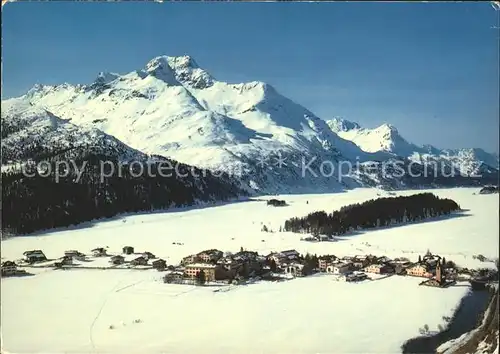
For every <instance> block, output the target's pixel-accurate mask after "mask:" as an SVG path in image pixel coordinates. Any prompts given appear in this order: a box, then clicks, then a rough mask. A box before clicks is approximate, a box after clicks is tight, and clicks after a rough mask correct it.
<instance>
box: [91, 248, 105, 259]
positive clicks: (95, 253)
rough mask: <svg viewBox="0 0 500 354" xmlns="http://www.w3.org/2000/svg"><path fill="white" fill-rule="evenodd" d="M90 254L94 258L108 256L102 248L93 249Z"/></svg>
mask: <svg viewBox="0 0 500 354" xmlns="http://www.w3.org/2000/svg"><path fill="white" fill-rule="evenodd" d="M91 252H92V255H93V256H94V257H104V256H107V255H108V254H107V252H106V249H105V248H102V247H99V248H94V249H93V250H92V251H91Z"/></svg>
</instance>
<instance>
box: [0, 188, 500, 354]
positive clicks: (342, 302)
mask: <svg viewBox="0 0 500 354" xmlns="http://www.w3.org/2000/svg"><path fill="white" fill-rule="evenodd" d="M477 191H478V189H441V190H433V191H432V192H433V193H435V194H437V195H439V196H442V197H449V198H452V199H454V200H455V201H457V202H458V203H459V204H460V206H461V207H462V208H463V209H467V210H468V211H467V212H465V213H464V216H460V217H452V218H444V219H439V220H436V221H432V222H426V223H419V224H411V225H405V226H399V227H394V228H390V229H383V230H376V231H367V232H362V233H358V234H355V235H351V236H344V237H342V238H341V239H340V240H339V241H338V242H321V243H309V242H304V241H300V238H301V237H303V236H304V235H298V234H292V233H279V232H275V233H265V232H261V231H260V230H261V228H262V224H261V223H264V224H266V225H268V226H269V227H271V228H272V229H273V230H278V229H279V226H280V225H282V224H283V222H284V221H285V219H287V218H289V217H292V216H304V215H305V214H307V213H309V212H311V211H317V210H327V211H331V210H333V209H337V208H340V207H341V206H343V205H346V204H351V203H354V202H362V201H364V200H368V199H371V198H375V197H377V193H383V192H380V191H378V190H375V189H368V190H367V189H359V190H354V191H350V192H347V193H340V194H324V195H302V196H300V195H294V196H280V197H279V198H280V199H285V200H287V202H288V203H289V204H290V206H288V207H278V208H275V207H268V206H266V203H265V202H262V201H260V202H258V201H254V202H244V203H236V204H230V205H224V206H220V207H214V208H207V209H196V210H188V211H183V212H169V213H163V214H151V215H137V216H128V217H125V218H122V219H117V220H113V221H108V222H101V223H98V224H96V225H94V226H93V227H91V228H81V229H77V230H71V231H58V232H54V233H45V234H43V235H39V236H37V235H32V236H26V237H19V238H13V239H10V240H7V241H5V242H3V243H2V258H3V260H4V259H5V260H6V259H9V260H15V259H18V258H20V257H21V256H22V253H23V252H24V251H26V250H30V249H41V250H43V251H44V252H45V254H46V255H47V257H49V258H58V257H61V256H62V255H63V254H64V251H65V250H68V249H76V250H79V251H81V252H84V253H88V252H89V251H90V250H91V249H93V248H96V247H106V246H108V247H109V250H110V251H111V252H113V251H114V252H117V253H119V252H120V250H121V248H122V247H123V246H126V245H131V246H134V247H135V249H136V251H143V250H144V251H146V250H147V251H151V252H153V253H154V254H156V255H157V256H159V257H161V258H164V259H166V260H167V262H168V264H176V263H178V262H179V261H180V259H181V258H182V257H183V256H186V255H188V254H191V253H195V252H199V251H201V250H204V249H209V248H218V249H221V250H223V251H238V250H239V249H240V247H244V248H246V249H248V250H256V251H258V252H259V253H262V254H266V253H268V252H270V251H280V250H285V249H292V248H294V249H297V250H298V251H300V252H303V253H305V252H310V253H316V254H318V255H320V254H335V255H337V256H343V255H356V254H368V253H372V254H376V255H387V256H389V257H397V256H406V257H408V258H410V259H411V260H416V259H417V258H418V255H419V254H423V253H425V251H426V250H427V249H430V250H431V251H432V252H433V253H437V254H440V255H442V256H445V257H446V259H449V260H453V261H455V262H456V263H458V264H459V265H461V266H467V267H479V266H488V265H489V264H485V263H481V262H480V261H478V260H476V259H473V258H472V256H473V255H477V254H483V255H484V256H487V257H498V232H499V229H498V199H499V198H498V195H473V193H474V192H477ZM418 192H419V191H405V192H398V193H397V194H405V195H408V194H413V193H418ZM306 201H308V202H309V203H308V204H307V203H306ZM175 242H180V243H183V245H176V244H173V243H175ZM161 275H162V273H159V272H157V271H153V270H67V271H61V270H52V269H49V268H47V269H38V270H36V274H35V275H34V276H31V277H23V278H5V279H2V289H1V292H2V294H1V295H2V297H1V299H2V346H3V349H4V351H8V352H11V353H63V352H65V353H70V352H71V353H88V352H99V353H153V352H155V353H158V352H163V353H218V354H224V353H273V354H274V353H292V354H293V353H397V352H401V345H402V344H403V342H404V341H405V340H407V339H409V338H412V337H415V336H418V335H419V328H421V327H422V326H424V325H425V324H427V325H428V326H429V328H430V330H431V331H435V330H437V326H438V325H440V324H441V325H444V322H443V320H442V317H443V316H451V315H452V313H453V311H454V309H455V307H456V306H457V305H458V303H459V301H460V299H461V298H462V297H463V296H464V295H465V294H466V293H467V292H468V287H467V286H465V285H464V284H458V286H454V287H450V288H447V289H436V288H430V287H421V286H418V284H419V282H420V281H421V279H418V278H410V277H397V276H393V277H390V278H387V279H382V280H379V281H372V282H363V283H358V284H351V283H344V282H336V281H334V280H333V278H332V277H330V276H328V275H316V276H312V277H306V278H300V279H294V280H291V281H288V282H281V283H266V282H262V283H256V284H250V285H246V286H233V287H231V288H227V289H231V290H230V291H227V292H222V291H221V292H214V290H216V289H217V287H210V286H207V287H193V286H187V285H173V284H172V285H167V284H163V283H162V282H161ZM137 319H139V320H140V323H134V320H137ZM110 326H112V327H113V328H112V329H110ZM384 333H385V335H384Z"/></svg>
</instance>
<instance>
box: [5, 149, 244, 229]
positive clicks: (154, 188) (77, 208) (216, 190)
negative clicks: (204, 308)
mask: <svg viewBox="0 0 500 354" xmlns="http://www.w3.org/2000/svg"><path fill="white" fill-rule="evenodd" d="M72 155H73V156H72V157H73V158H74V157H75V153H72ZM83 159H85V161H86V162H87V165H86V169H85V173H83V174H82V177H81V178H80V179H79V180H77V179H76V178H75V174H74V173H70V174H68V176H66V177H62V176H59V177H58V178H59V180H58V181H57V182H56V176H55V173H54V171H55V166H56V163H57V160H58V159H49V160H46V161H47V162H48V163H49V164H50V166H51V169H50V170H51V171H52V172H51V174H50V175H49V176H47V177H45V175H43V174H42V175H41V172H40V171H38V170H37V169H32V170H31V171H30V174H32V175H33V177H27V176H26V175H25V174H24V173H23V172H21V171H19V170H12V171H9V172H3V173H2V181H1V182H2V231H3V232H2V233H3V234H20V233H30V232H34V231H37V230H43V229H49V228H55V227H67V226H71V225H76V224H79V223H82V222H85V221H91V220H94V219H98V218H103V217H112V216H114V215H117V214H119V213H128V212H138V211H150V210H159V209H165V208H169V207H173V206H188V205H193V204H195V203H196V202H197V201H205V202H207V201H217V200H227V199H231V198H234V197H237V196H238V195H241V194H242V191H241V190H240V189H239V188H238V187H237V186H236V184H234V183H233V182H232V180H231V179H230V178H229V177H228V176H226V175H224V176H222V177H216V176H214V175H212V174H210V172H208V171H207V172H205V171H203V173H204V174H205V175H203V173H202V171H200V170H198V169H196V168H194V167H191V166H188V165H183V164H178V166H179V167H178V171H179V172H180V173H182V176H183V177H180V176H177V175H176V174H174V173H172V176H168V177H166V176H165V177H162V176H160V175H159V169H158V164H157V163H150V162H144V163H143V164H144V165H143V168H144V170H146V168H149V170H150V171H151V172H152V173H151V174H149V173H148V174H143V175H139V176H138V174H137V171H135V170H134V169H133V168H130V166H129V165H126V164H121V171H120V173H115V174H113V176H111V177H107V178H104V179H102V177H101V173H102V171H100V168H101V161H110V160H111V161H113V163H114V164H115V166H119V161H118V159H117V158H115V159H114V160H113V157H110V156H109V155H99V154H94V153H91V154H85V155H84V156H82V157H81V158H80V160H76V161H77V163H79V165H81V162H82V161H83ZM146 163H147V164H148V166H145V164H146ZM134 166H135V168H136V169H139V168H140V166H138V164H137V162H135V163H134ZM184 175H186V177H184Z"/></svg>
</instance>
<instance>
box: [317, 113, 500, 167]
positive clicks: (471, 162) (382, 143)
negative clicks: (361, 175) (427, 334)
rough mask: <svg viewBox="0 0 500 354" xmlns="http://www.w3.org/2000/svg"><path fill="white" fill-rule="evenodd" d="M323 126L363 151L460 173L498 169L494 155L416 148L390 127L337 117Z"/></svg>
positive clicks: (496, 158)
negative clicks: (398, 157) (450, 168)
mask: <svg viewBox="0 0 500 354" xmlns="http://www.w3.org/2000/svg"><path fill="white" fill-rule="evenodd" d="M327 124H328V126H329V127H330V129H332V131H333V132H335V133H336V134H337V135H339V136H340V137H342V138H344V139H346V140H349V141H352V142H353V143H355V144H356V145H357V146H359V147H360V148H361V149H362V150H363V151H366V152H372V153H375V152H388V153H391V154H394V155H396V156H400V157H404V158H408V159H410V160H411V161H415V162H419V163H432V162H434V163H436V162H437V163H443V164H444V165H446V166H454V167H456V169H457V170H458V171H459V172H461V173H463V174H479V173H491V172H497V171H498V168H499V160H498V156H497V155H495V154H490V153H487V152H486V151H484V150H482V149H478V148H473V149H454V150H453V149H445V150H440V149H438V148H436V147H434V146H432V145H424V146H418V145H415V144H413V143H410V142H408V141H407V140H406V139H404V138H403V137H402V136H401V134H400V133H399V132H398V130H397V129H396V127H394V126H393V125H390V124H383V125H381V126H379V127H377V128H374V129H368V128H363V127H361V126H360V125H359V124H358V123H355V122H350V121H347V120H344V119H342V118H338V117H335V118H333V119H331V120H328V121H327Z"/></svg>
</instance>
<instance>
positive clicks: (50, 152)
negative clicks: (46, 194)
mask: <svg viewBox="0 0 500 354" xmlns="http://www.w3.org/2000/svg"><path fill="white" fill-rule="evenodd" d="M1 124H2V166H3V167H5V166H8V165H13V164H18V163H23V162H26V161H27V160H33V161H37V160H41V159H46V158H53V157H56V156H57V155H59V154H65V155H66V158H67V157H68V154H69V155H75V154H81V153H85V154H103V155H106V156H108V157H113V158H116V159H117V160H118V161H122V162H126V161H146V160H147V159H148V157H147V156H146V155H145V154H144V153H142V152H140V151H138V150H135V149H133V148H131V147H129V146H127V145H125V144H124V143H122V142H121V141H119V140H118V139H116V138H114V137H113V136H110V135H108V134H105V133H103V132H102V131H100V130H99V129H97V128H94V127H80V126H77V125H74V124H71V123H69V122H68V121H67V120H63V119H61V118H59V117H57V116H55V115H54V114H52V113H51V112H49V111H47V110H45V109H43V108H40V107H37V106H33V105H31V104H29V103H27V102H25V101H6V102H5V103H2V120H1Z"/></svg>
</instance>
